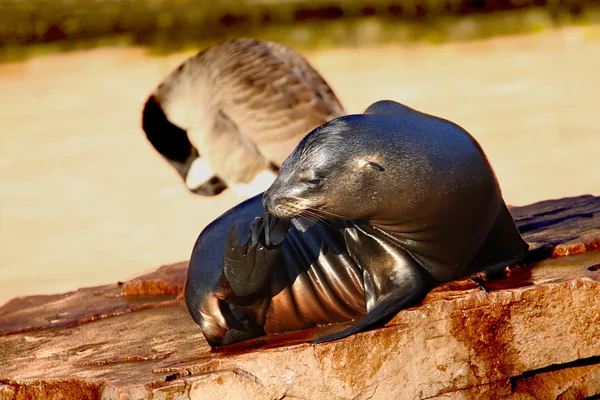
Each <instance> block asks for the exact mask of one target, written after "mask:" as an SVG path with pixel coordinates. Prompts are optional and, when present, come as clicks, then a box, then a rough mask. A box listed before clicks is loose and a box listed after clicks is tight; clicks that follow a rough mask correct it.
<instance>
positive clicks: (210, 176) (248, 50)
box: [142, 39, 344, 197]
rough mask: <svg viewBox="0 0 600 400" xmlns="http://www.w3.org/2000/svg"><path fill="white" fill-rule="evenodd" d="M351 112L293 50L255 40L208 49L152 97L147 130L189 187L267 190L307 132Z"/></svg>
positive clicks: (211, 191) (246, 192)
mask: <svg viewBox="0 0 600 400" xmlns="http://www.w3.org/2000/svg"><path fill="white" fill-rule="evenodd" d="M341 115H344V109H343V107H342V105H341V104H340V102H339V100H338V99H337V97H336V96H335V94H334V93H333V91H332V90H331V88H330V87H329V85H328V84H327V82H325V80H324V79H323V78H322V77H321V76H320V75H319V73H318V72H317V71H316V70H315V69H314V68H313V67H312V66H311V65H310V64H309V63H308V61H306V59H304V57H302V56H301V55H300V54H298V53H296V52H294V51H293V50H291V49H289V48H287V47H285V46H283V45H281V44H278V43H275V42H268V41H260V40H251V39H236V40H228V41H225V42H223V43H221V44H218V45H215V46H213V47H209V48H207V49H205V50H203V51H201V52H200V53H198V54H197V55H196V56H194V57H192V58H190V59H188V60H186V61H185V62H184V63H182V64H181V65H180V66H179V67H178V68H176V69H175V70H174V71H172V72H171V73H170V74H169V75H168V76H167V77H166V78H165V79H164V80H163V81H162V82H161V83H160V84H159V85H158V87H157V88H156V89H155V90H154V91H153V93H152V94H151V95H150V96H149V97H148V99H147V101H146V103H145V104H144V108H143V111H142V129H143V130H144V132H145V134H146V137H147V138H148V140H149V141H150V143H151V144H152V145H153V146H154V148H155V149H156V150H157V151H158V152H159V153H160V154H161V155H162V156H163V157H164V158H165V159H166V160H167V161H168V162H169V163H170V164H171V165H172V166H173V167H174V168H175V170H176V171H177V173H178V174H179V175H180V176H181V177H182V179H183V180H184V181H185V184H186V186H187V188H188V189H189V190H190V191H191V192H193V193H196V194H199V195H204V196H212V195H216V194H219V193H221V192H222V191H223V190H224V189H225V188H227V187H231V188H232V189H233V190H235V191H236V192H238V193H239V194H240V195H242V196H244V197H250V196H251V195H253V194H256V193H259V192H262V191H263V190H265V189H266V188H268V187H269V185H270V184H271V183H272V182H273V180H274V179H275V176H276V173H277V170H278V169H279V166H281V163H282V162H283V161H284V159H285V158H286V157H287V156H288V155H289V153H291V152H292V150H293V149H294V147H295V146H296V145H297V144H298V142H299V141H300V140H301V139H302V137H303V136H304V135H305V134H306V133H307V132H309V131H310V130H312V129H313V128H315V127H317V126H319V125H321V124H323V123H325V122H327V121H329V120H331V119H333V118H336V117H339V116H341Z"/></svg>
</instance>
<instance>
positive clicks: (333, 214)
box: [307, 207, 347, 219]
mask: <svg viewBox="0 0 600 400" xmlns="http://www.w3.org/2000/svg"><path fill="white" fill-rule="evenodd" d="M307 210H310V211H312V212H316V213H319V214H327V215H328V216H332V217H335V218H336V219H347V218H346V217H345V216H343V215H341V214H336V213H334V212H331V211H328V210H325V209H323V208H315V207H309V208H308V209H307Z"/></svg>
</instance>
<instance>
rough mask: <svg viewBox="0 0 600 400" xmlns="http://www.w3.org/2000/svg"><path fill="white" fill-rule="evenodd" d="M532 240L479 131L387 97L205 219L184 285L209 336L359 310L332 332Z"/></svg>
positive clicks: (375, 321)
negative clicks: (253, 192) (257, 192)
mask: <svg viewBox="0 0 600 400" xmlns="http://www.w3.org/2000/svg"><path fill="white" fill-rule="evenodd" d="M527 249H528V245H527V244H526V243H525V242H524V241H523V239H522V238H521V236H520V234H519V231H518V230H517V227H516V225H515V222H514V220H513V218H512V216H511V215H510V212H509V211H508V208H507V207H506V204H505V203H504V200H503V199H502V194H501V190H500V186H499V183H498V181H497V179H496V176H495V174H494V172H493V170H492V167H491V166H490V164H489V162H488V160H487V158H486V156H485V154H484V152H483V150H482V149H481V147H480V146H479V144H478V143H477V142H476V140H475V139H474V138H473V137H472V136H471V135H470V134H469V133H467V132H466V131H465V130H464V129H462V128H461V127H459V126H458V125H456V124H454V123H452V122H450V121H447V120H444V119H441V118H437V117H435V116H431V115H428V114H425V113H421V112H419V111H416V110H413V109H411V108H409V107H406V106H404V105H401V104H399V103H395V102H392V101H381V102H377V103H375V104H373V105H371V106H370V107H369V108H368V109H367V110H366V111H365V113H364V114H359V115H349V116H345V117H341V118H338V119H335V120H333V121H330V122H328V123H326V124H324V125H322V126H320V127H318V128H316V129H315V130H313V131H311V132H310V133H309V134H308V135H307V136H306V137H305V138H304V139H302V141H301V142H300V143H299V144H298V146H297V147H296V149H295V150H294V152H293V153H292V154H290V156H289V157H288V158H287V159H286V160H285V162H284V163H283V165H282V166H281V169H280V171H279V175H278V177H277V179H276V180H275V181H274V183H273V184H272V186H271V187H270V188H269V189H268V190H267V191H266V192H265V193H264V194H263V196H262V197H261V196H256V197H254V198H251V199H249V200H247V201H246V202H244V203H241V204H240V205H238V206H236V207H235V208H233V209H231V210H230V211H228V212H226V213H225V214H224V215H223V216H221V217H220V218H218V219H217V220H215V221H214V222H213V223H212V224H210V225H209V226H208V227H207V228H206V229H205V230H204V231H203V232H202V233H201V234H200V236H199V238H198V241H197V243H196V245H195V247H194V249H193V252H192V257H191V260H190V267H189V270H188V276H187V283H186V288H185V297H186V302H187V306H188V309H189V311H190V313H191V315H192V317H193V318H194V320H195V321H196V322H197V323H198V324H199V325H200V328H201V330H202V332H203V334H204V336H205V337H206V339H207V341H208V342H209V344H211V346H219V345H224V344H230V343H235V342H237V341H240V340H245V339H249V338H253V337H257V336H260V335H264V334H270V333H276V332H285V331H290V330H297V329H303V328H308V327H312V326H315V325H320V324H333V323H339V322H344V321H355V323H354V324H353V325H351V326H350V327H347V328H344V329H342V330H340V331H338V332H335V333H333V334H328V335H326V336H323V337H320V338H318V339H317V340H315V342H326V341H331V340H337V339H341V338H343V337H346V336H349V335H352V334H355V333H358V332H361V331H364V330H367V329H371V328H374V327H377V326H381V325H383V324H385V323H386V322H387V321H389V320H390V319H391V318H392V317H393V316H394V315H396V313H398V312H399V311H400V310H402V309H404V308H406V307H409V306H412V305H415V304H417V303H418V302H419V301H421V300H422V298H423V297H424V296H425V294H426V293H427V292H428V291H429V290H430V289H431V288H433V287H434V286H436V285H438V284H440V283H443V282H448V281H450V280H454V279H457V278H461V277H464V276H467V275H469V274H473V273H476V272H480V271H497V270H499V269H500V268H504V267H505V266H507V265H511V264H513V263H516V262H518V261H519V260H521V259H522V258H523V257H524V256H525V255H526V253H527Z"/></svg>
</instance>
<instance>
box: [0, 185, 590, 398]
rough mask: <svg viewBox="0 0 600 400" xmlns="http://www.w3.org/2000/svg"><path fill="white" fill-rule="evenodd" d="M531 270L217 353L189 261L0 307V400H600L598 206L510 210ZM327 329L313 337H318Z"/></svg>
mask: <svg viewBox="0 0 600 400" xmlns="http://www.w3.org/2000/svg"><path fill="white" fill-rule="evenodd" d="M512 212H513V215H514V217H515V219H516V220H517V222H518V224H519V226H520V228H521V230H522V231H523V235H524V237H525V239H526V240H527V241H528V242H529V243H530V244H531V245H532V249H533V251H532V252H531V255H530V259H529V264H528V265H525V266H517V267H514V268H512V269H511V270H510V271H508V270H507V271H506V272H505V274H504V276H502V277H498V278H487V277H485V276H473V277H470V278H465V279H462V280H460V281H455V282H450V283H448V284H445V285H442V286H440V287H438V288H436V289H434V290H433V291H432V292H431V293H429V295H428V296H427V298H426V299H425V300H424V302H423V303H422V304H421V305H419V306H417V307H413V308H410V309H408V310H404V311H402V312H400V313H399V314H398V315H397V316H396V317H395V318H394V319H393V320H392V321H391V322H390V323H389V324H388V325H387V326H385V327H383V328H380V329H377V330H374V331H370V332H365V333H362V334H358V335H355V336H352V337H350V338H347V339H345V340H342V341H339V342H335V343H329V344H323V345H317V346H313V345H308V344H305V343H304V342H305V341H306V339H307V338H309V337H310V336H311V335H312V334H313V333H314V332H315V330H308V331H303V332H294V333H290V334H286V335H278V336H275V337H270V338H262V339H257V340H255V341H252V342H249V343H248V342H247V343H242V344H240V345H239V346H232V347H230V348H228V349H226V350H222V351H219V352H211V350H210V348H209V347H208V345H207V344H206V342H205V341H204V339H203V337H202V335H201V333H200V331H199V329H198V328H197V326H196V325H195V324H194V323H193V321H192V320H191V318H190V317H189V315H188V313H187V310H186V309H185V307H184V305H183V303H182V301H181V299H179V298H178V293H180V292H181V288H182V285H183V280H184V276H185V269H186V265H185V263H180V264H175V265H171V266H166V267H162V268H160V269H158V270H157V271H155V272H153V273H150V274H147V275H144V276H141V277H139V278H137V279H133V280H131V281H129V282H125V283H118V284H115V285H107V286H100V287H95V288H86V289H80V290H77V291H75V292H70V293H65V294H61V295H52V296H32V297H25V298H17V299H14V300H12V301H10V302H9V303H7V304H6V305H4V306H3V307H2V308H0V360H3V362H2V363H0V398H2V399H13V398H17V399H20V398H32V397H39V398H77V399H81V398H89V399H94V398H100V397H103V398H107V399H112V398H132V399H133V398H152V397H153V398H156V399H167V398H181V399H186V398H213V399H220V398H226V397H230V398H245V399H272V398H283V397H289V398H306V399H315V398H349V399H368V398H373V399H389V398H395V399H414V398H440V399H441V398H444V399H472V398H481V399H499V398H507V399H555V398H561V399H580V398H585V397H590V396H593V395H596V394H599V393H600V302H599V301H598V299H600V250H599V248H600V198H598V197H592V196H581V197H577V198H569V199H560V200H554V201H546V202H542V203H537V204H533V205H529V206H525V207H518V208H513V209H512ZM325 329H327V328H326V327H325V328H321V329H320V330H325Z"/></svg>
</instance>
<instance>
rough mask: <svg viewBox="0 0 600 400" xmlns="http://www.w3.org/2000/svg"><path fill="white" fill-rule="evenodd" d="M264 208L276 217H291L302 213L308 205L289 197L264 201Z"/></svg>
mask: <svg viewBox="0 0 600 400" xmlns="http://www.w3.org/2000/svg"><path fill="white" fill-rule="evenodd" d="M265 208H266V209H267V211H268V212H269V214H271V215H274V216H276V217H278V218H283V219H292V218H294V217H299V216H300V215H302V214H303V213H304V211H306V210H307V209H308V206H307V205H303V204H301V203H298V202H296V201H292V200H290V199H280V200H278V201H276V202H266V204H265Z"/></svg>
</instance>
